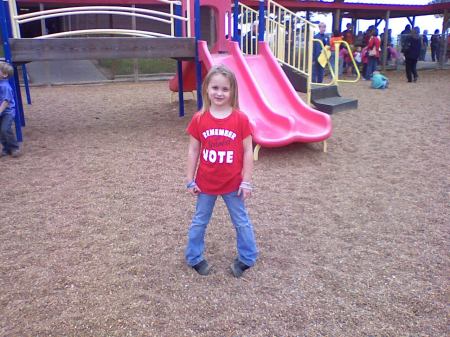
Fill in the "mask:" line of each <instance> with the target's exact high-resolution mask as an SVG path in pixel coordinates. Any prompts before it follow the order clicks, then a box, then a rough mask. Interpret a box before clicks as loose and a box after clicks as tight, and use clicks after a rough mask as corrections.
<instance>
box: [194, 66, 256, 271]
mask: <svg viewBox="0 0 450 337" xmlns="http://www.w3.org/2000/svg"><path fill="white" fill-rule="evenodd" d="M202 94H203V100H204V103H203V108H202V110H201V111H199V112H197V113H196V114H195V115H194V117H193V118H192V121H191V122H190V124H189V126H188V128H187V132H188V133H189V135H190V137H189V151H188V160H187V177H186V183H187V185H186V187H187V189H188V191H189V193H191V194H192V195H193V196H196V197H197V206H196V211H195V215H194V218H193V219H192V223H191V225H190V227H189V233H188V244H187V247H186V261H187V264H188V265H189V266H191V267H192V268H194V269H195V271H197V272H198V273H199V274H200V275H208V274H209V271H210V266H209V265H208V262H207V261H206V260H205V258H204V256H203V252H204V247H205V244H204V238H205V232H206V227H207V225H208V223H209V220H210V219H211V215H212V212H213V209H214V204H215V202H216V199H217V196H219V195H220V196H222V198H223V200H224V201H225V204H226V206H227V208H228V212H229V213H230V217H231V221H232V223H233V225H234V227H235V229H236V236H237V251H238V256H237V257H236V259H235V260H234V261H233V263H232V265H231V271H232V273H233V275H234V276H235V277H240V276H241V275H242V274H243V272H244V271H245V270H246V269H248V268H250V267H252V266H253V265H254V264H255V262H256V258H257V255H258V251H257V248H256V242H255V234H254V232H253V226H252V224H251V222H250V220H249V217H248V213H247V210H246V208H245V203H244V202H245V200H246V199H248V198H249V197H250V196H251V193H252V185H251V180H252V173H253V147H252V135H251V129H250V124H249V121H248V118H247V116H246V115H245V114H244V113H242V112H241V111H239V100H238V87H237V81H236V77H235V76H234V74H233V73H232V72H231V71H230V70H229V69H228V68H226V67H225V66H223V65H218V66H214V67H213V68H211V70H210V71H209V72H208V74H207V75H206V78H205V80H204V82H203V87H202Z"/></svg>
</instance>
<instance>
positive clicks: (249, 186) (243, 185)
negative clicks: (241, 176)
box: [239, 181, 253, 191]
mask: <svg viewBox="0 0 450 337" xmlns="http://www.w3.org/2000/svg"><path fill="white" fill-rule="evenodd" d="M239 187H240V188H243V189H246V190H250V191H251V190H252V189H253V187H252V184H250V183H249V182H246V181H243V182H241V185H240V186H239Z"/></svg>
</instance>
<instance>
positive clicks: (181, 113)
mask: <svg viewBox="0 0 450 337" xmlns="http://www.w3.org/2000/svg"><path fill="white" fill-rule="evenodd" d="M175 14H176V15H178V16H182V15H183V7H182V5H176V6H175ZM182 35H183V32H182V26H181V20H177V21H176V22H175V36H176V37H181V36H182ZM177 73H178V105H179V108H180V109H179V112H178V115H179V116H180V117H183V116H184V93H183V64H182V61H181V60H177Z"/></svg>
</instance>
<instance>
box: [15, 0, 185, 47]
mask: <svg viewBox="0 0 450 337" xmlns="http://www.w3.org/2000/svg"><path fill="white" fill-rule="evenodd" d="M157 1H158V2H160V3H163V4H167V5H169V8H170V10H169V12H168V13H166V12H161V11H155V10H150V9H144V8H136V7H122V6H83V7H66V8H57V9H50V10H43V11H38V12H33V13H27V14H21V15H18V14H17V5H16V0H8V5H9V11H10V14H11V26H12V34H13V38H20V25H21V24H25V23H28V22H33V21H39V20H45V19H50V18H55V17H63V16H72V15H87V14H105V15H120V16H129V17H134V18H141V19H146V20H150V21H158V22H162V23H164V24H167V25H168V26H169V27H170V28H169V30H170V34H164V33H157V32H149V31H143V30H133V29H83V30H73V31H66V32H60V33H54V34H47V35H45V36H41V37H44V38H49V37H65V36H74V35H91V34H94V35H98V34H108V35H132V36H139V37H175V30H176V29H175V25H176V22H177V20H179V22H182V23H184V25H185V27H186V36H187V37H191V29H190V24H189V20H190V13H189V8H190V3H189V2H190V0H186V2H187V5H186V9H187V13H186V17H184V16H182V15H177V14H176V12H179V13H181V12H182V11H181V6H182V1H170V0H157ZM177 6H179V7H178V9H177V8H176V7H177Z"/></svg>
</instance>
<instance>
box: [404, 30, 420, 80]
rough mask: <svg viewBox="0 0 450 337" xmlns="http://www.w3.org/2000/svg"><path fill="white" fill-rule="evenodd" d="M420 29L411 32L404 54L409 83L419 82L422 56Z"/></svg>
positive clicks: (406, 41)
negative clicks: (418, 73)
mask: <svg viewBox="0 0 450 337" xmlns="http://www.w3.org/2000/svg"><path fill="white" fill-rule="evenodd" d="M418 32H419V29H418V27H414V29H412V30H411V34H410V35H409V36H408V38H407V39H406V40H405V46H404V49H403V54H404V55H405V71H406V78H407V79H408V82H412V81H413V80H414V82H416V81H417V79H418V78H419V75H417V60H418V59H419V56H420V43H421V42H420V39H419V33H418Z"/></svg>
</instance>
